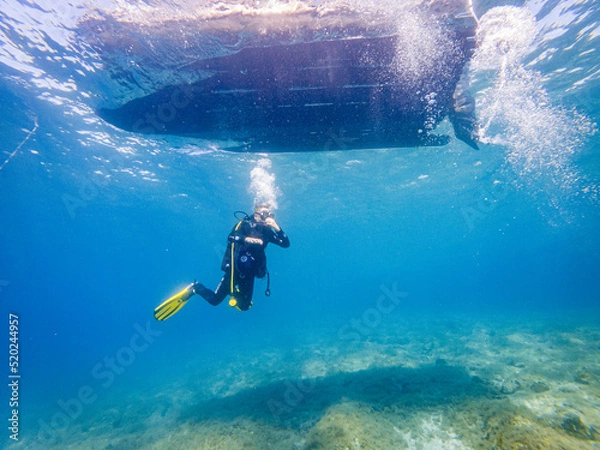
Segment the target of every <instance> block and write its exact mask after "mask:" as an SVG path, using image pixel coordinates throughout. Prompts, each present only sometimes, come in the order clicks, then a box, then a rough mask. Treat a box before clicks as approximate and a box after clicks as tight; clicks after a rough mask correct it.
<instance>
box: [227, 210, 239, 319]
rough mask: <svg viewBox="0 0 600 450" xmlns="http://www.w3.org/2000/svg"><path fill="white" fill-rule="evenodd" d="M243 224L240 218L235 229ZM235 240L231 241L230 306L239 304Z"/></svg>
mask: <svg viewBox="0 0 600 450" xmlns="http://www.w3.org/2000/svg"><path fill="white" fill-rule="evenodd" d="M241 225H242V221H241V220H240V221H239V222H238V224H237V225H236V226H235V230H234V231H237V230H239V229H240V226H241ZM234 277H235V241H233V242H231V277H230V280H229V306H231V307H232V308H234V307H236V306H237V299H236V298H235V294H236V293H237V292H239V290H238V289H237V288H236V287H235V280H234Z"/></svg>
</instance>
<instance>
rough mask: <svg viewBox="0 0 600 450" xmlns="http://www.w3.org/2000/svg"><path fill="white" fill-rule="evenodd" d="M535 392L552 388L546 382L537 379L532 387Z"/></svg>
mask: <svg viewBox="0 0 600 450" xmlns="http://www.w3.org/2000/svg"><path fill="white" fill-rule="evenodd" d="M530 389H531V390H532V391H533V392H537V393H540V392H546V391H549V390H550V387H549V386H548V385H547V384H546V383H542V382H541V381H536V382H535V383H533V384H532V385H531V388H530Z"/></svg>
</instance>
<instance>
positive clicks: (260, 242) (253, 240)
mask: <svg viewBox="0 0 600 450" xmlns="http://www.w3.org/2000/svg"><path fill="white" fill-rule="evenodd" d="M244 242H245V243H246V244H255V245H263V240H262V239H260V238H253V237H247V238H246V239H244Z"/></svg>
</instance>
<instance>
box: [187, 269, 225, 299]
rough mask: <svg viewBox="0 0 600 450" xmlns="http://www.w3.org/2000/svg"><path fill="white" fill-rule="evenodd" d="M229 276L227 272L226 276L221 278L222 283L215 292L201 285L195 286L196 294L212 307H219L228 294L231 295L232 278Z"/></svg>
mask: <svg viewBox="0 0 600 450" xmlns="http://www.w3.org/2000/svg"><path fill="white" fill-rule="evenodd" d="M228 274H229V271H227V272H225V275H223V278H221V281H220V282H219V285H218V286H217V289H215V291H214V292H213V291H211V290H210V289H208V288H207V287H205V286H204V285H203V284H200V283H196V284H194V292H195V293H196V294H198V295H199V296H200V297H202V298H203V299H204V300H206V301H207V302H208V303H210V304H211V305H213V306H217V305H218V304H219V303H221V302H222V301H223V299H224V298H225V297H227V294H229V289H228V283H229V277H230V276H229V275H228Z"/></svg>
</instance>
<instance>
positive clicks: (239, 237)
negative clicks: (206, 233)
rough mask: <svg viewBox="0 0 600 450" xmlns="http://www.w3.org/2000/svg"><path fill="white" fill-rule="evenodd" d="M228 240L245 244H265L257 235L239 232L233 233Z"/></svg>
mask: <svg viewBox="0 0 600 450" xmlns="http://www.w3.org/2000/svg"><path fill="white" fill-rule="evenodd" d="M227 240H228V241H229V242H243V243H244V244H250V245H263V243H264V242H263V240H262V239H261V238H257V237H250V236H244V235H241V234H237V233H231V234H230V235H229V236H228V238H227Z"/></svg>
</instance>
